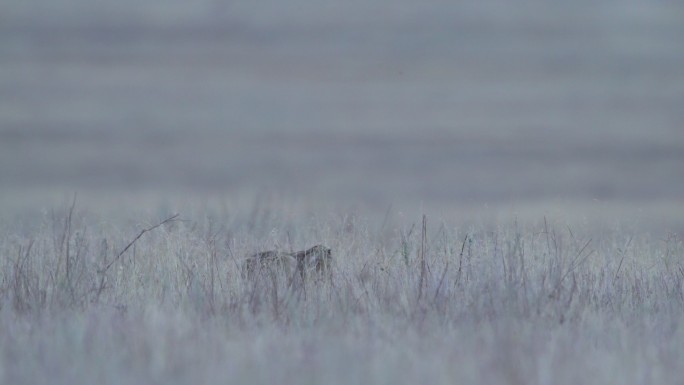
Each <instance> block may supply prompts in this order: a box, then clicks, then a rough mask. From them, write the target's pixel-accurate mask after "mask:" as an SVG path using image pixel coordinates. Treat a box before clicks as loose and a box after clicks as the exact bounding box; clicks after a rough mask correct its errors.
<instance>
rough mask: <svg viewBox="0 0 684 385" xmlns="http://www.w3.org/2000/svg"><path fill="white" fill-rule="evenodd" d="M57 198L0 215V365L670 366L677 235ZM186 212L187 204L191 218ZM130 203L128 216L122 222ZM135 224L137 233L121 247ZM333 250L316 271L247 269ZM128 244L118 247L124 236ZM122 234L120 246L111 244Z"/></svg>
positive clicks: (223, 373) (407, 371)
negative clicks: (248, 273)
mask: <svg viewBox="0 0 684 385" xmlns="http://www.w3.org/2000/svg"><path fill="white" fill-rule="evenodd" d="M192 215H193V213H181V215H180V217H178V218H175V219H174V220H171V221H169V222H168V223H165V224H163V225H161V226H159V227H156V228H152V227H154V226H155V225H156V224H158V223H160V222H162V221H163V220H164V219H165V218H167V217H170V216H171V215H168V216H161V217H159V218H154V219H150V218H130V220H131V222H126V221H114V222H116V223H112V222H110V221H108V220H107V218H101V217H100V218H98V217H96V216H94V215H86V214H83V213H81V212H80V211H79V210H78V208H76V209H75V210H73V211H72V212H70V210H68V209H67V210H66V211H56V212H55V213H53V214H50V213H47V214H45V215H44V216H43V217H41V218H37V219H36V218H28V219H27V220H26V221H25V223H24V224H23V225H21V226H20V225H13V224H4V225H3V226H4V227H2V231H1V232H0V257H1V259H0V307H1V309H0V383H3V384H28V383H32V384H39V383H50V384H75V383H84V384H85V383H90V384H124V383H126V384H175V383H179V384H184V383H185V384H188V383H193V384H195V383H198V384H199V383H234V384H350V383H359V384H371V383H372V384H458V383H462V384H677V383H681V379H682V378H684V288H683V287H682V286H683V282H684V259H683V257H684V255H683V252H684V245H683V244H682V241H681V239H680V238H678V237H677V236H674V235H672V236H668V235H667V234H654V235H644V234H640V233H638V232H629V231H620V230H615V231H612V232H601V231H589V230H587V229H583V228H572V227H569V228H568V227H567V226H566V225H565V224H563V223H562V222H560V221H558V220H556V221H555V222H554V221H553V220H551V219H550V220H549V221H548V223H545V221H543V220H541V221H540V222H538V223H534V224H523V223H515V222H510V223H506V224H498V225H493V226H486V225H478V226H471V227H467V226H452V225H450V224H449V223H437V221H436V220H435V222H432V218H427V226H426V231H425V232H424V231H423V224H422V222H421V218H416V221H415V223H411V222H408V223H386V224H385V225H383V226H382V228H378V227H374V226H370V225H368V224H367V223H365V222H364V221H363V220H360V219H355V218H354V217H349V218H347V217H331V218H323V217H306V218H301V219H297V220H291V219H290V220H288V219H283V218H279V217H278V216H277V215H275V214H272V213H270V212H268V211H264V212H261V213H259V212H257V213H255V214H254V215H252V216H251V217H248V216H247V217H245V218H244V219H239V218H237V217H228V218H224V219H221V220H218V219H215V218H212V217H211V216H210V215H204V214H202V215H198V217H199V218H192ZM191 218H192V219H191ZM143 220H144V221H145V223H139V222H134V221H143ZM145 229H150V231H147V232H144V233H142V236H140V238H139V239H137V240H136V241H135V242H133V243H132V245H131V246H130V247H129V248H128V249H126V250H125V248H126V246H127V245H129V244H131V242H132V241H134V240H135V238H136V237H137V236H138V235H140V234H141V232H143V230H145ZM319 243H320V244H324V245H326V246H328V247H330V248H332V249H333V257H334V261H335V265H334V270H333V275H332V278H331V279H327V278H325V279H313V278H312V279H309V281H308V282H307V284H306V285H305V287H295V285H290V284H289V282H288V277H287V276H286V275H285V274H283V273H281V274H278V275H275V276H272V275H268V274H262V275H260V276H258V277H256V278H254V279H247V278H245V277H243V276H242V274H241V269H240V265H241V260H242V259H243V258H244V257H245V256H247V255H249V254H250V253H252V252H254V251H259V250H267V249H274V248H279V249H283V250H299V249H303V248H306V247H309V246H312V245H314V244H319ZM124 250H125V251H124ZM122 251H123V252H122Z"/></svg>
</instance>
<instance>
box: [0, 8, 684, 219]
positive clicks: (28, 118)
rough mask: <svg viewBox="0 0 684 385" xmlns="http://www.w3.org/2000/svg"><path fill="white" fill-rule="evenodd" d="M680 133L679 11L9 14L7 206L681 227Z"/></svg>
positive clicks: (0, 128) (0, 116)
mask: <svg viewBox="0 0 684 385" xmlns="http://www.w3.org/2000/svg"><path fill="white" fill-rule="evenodd" d="M683 122H684V3H682V2H680V1H664V0H663V1H654V0H627V1H624V0H620V1H617V0H614V1H611V0H606V1H600V2H595V1H582V0H580V1H573V2H565V1H532V0H526V1H518V2H509V1H463V2H454V1H440V0H430V1H424V2H416V1H409V0H398V1H387V0H379V1H360V0H345V1H341V0H316V1H311V0H291V1H280V0H278V1H276V0H263V1H227V0H198V1H192V2H188V1H180V0H163V1H162V0H143V1H140V0H136V1H133V0H121V1H93V0H51V1H47V0H22V1H4V2H0V199H1V200H2V202H1V203H0V206H1V207H2V209H3V210H5V212H8V211H6V210H11V209H15V210H16V209H18V208H22V207H23V208H25V207H42V206H48V207H49V204H50V203H47V202H51V200H52V199H64V197H67V198H68V197H70V194H72V193H74V192H78V193H79V197H80V198H79V199H83V200H86V201H88V200H90V201H91V203H90V204H93V205H97V204H99V203H98V202H117V199H118V200H120V201H121V200H123V201H124V202H126V204H131V202H138V203H140V204H150V202H152V204H154V202H156V200H157V199H161V200H164V199H166V200H167V201H174V199H185V200H187V201H192V200H195V199H213V198H210V197H217V199H219V200H223V201H224V202H243V203H244V202H247V203H245V204H248V202H256V201H264V200H266V201H268V200H269V199H271V200H272V199H276V200H278V201H279V202H285V203H287V202H296V204H299V205H302V206H307V205H309V206H311V207H314V206H316V207H324V208H331V209H333V210H337V209H341V210H348V209H355V210H364V211H365V212H367V213H369V215H374V213H378V214H379V215H382V213H383V212H385V211H386V210H388V209H389V208H392V209H393V210H397V211H401V210H404V209H405V210H412V212H419V211H420V212H428V213H439V214H440V215H445V216H449V215H452V214H453V215H456V216H458V215H470V216H480V215H483V213H485V212H486V213H488V214H487V215H492V216H496V215H498V213H501V212H506V213H512V214H514V215H521V216H525V215H529V216H530V217H537V218H539V217H541V216H543V215H547V214H549V213H556V214H557V215H565V214H567V215H575V216H577V217H578V218H580V219H582V218H585V219H586V218H589V216H598V217H603V218H611V220H612V219H615V218H620V217H625V218H631V219H636V220H637V221H644V222H648V223H657V224H666V225H667V226H678V228H679V229H682V228H684V126H683ZM122 197H124V198H122ZM143 197H144V198H143ZM264 197H266V198H264Z"/></svg>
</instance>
